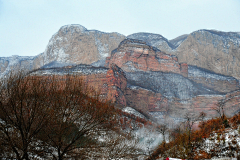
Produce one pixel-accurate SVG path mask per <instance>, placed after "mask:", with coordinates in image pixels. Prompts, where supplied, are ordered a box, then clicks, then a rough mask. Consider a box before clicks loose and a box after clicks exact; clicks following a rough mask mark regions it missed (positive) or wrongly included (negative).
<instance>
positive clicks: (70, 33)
mask: <svg viewBox="0 0 240 160" xmlns="http://www.w3.org/2000/svg"><path fill="white" fill-rule="evenodd" d="M124 38H125V36H124V35H121V34H119V33H104V32H100V31H97V30H87V29H86V28H85V27H83V26H81V25H66V26H63V27H61V28H60V29H59V31H58V32H57V33H56V34H54V35H53V36H52V38H51V39H50V41H49V43H48V45H47V48H46V50H45V52H44V60H43V64H44V65H45V64H48V63H50V62H53V61H59V62H64V63H73V64H91V63H93V62H97V61H99V60H102V59H105V58H106V57H108V56H109V55H110V53H111V51H112V50H113V49H115V48H117V46H118V44H119V43H120V42H121V41H122V40H123V39H124Z"/></svg>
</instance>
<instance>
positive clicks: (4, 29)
mask: <svg viewBox="0 0 240 160" xmlns="http://www.w3.org/2000/svg"><path fill="white" fill-rule="evenodd" d="M67 24H81V25H82V26H84V27H86V28H87V29H89V30H91V29H96V30H100V31H103V32H118V33H121V34H124V35H126V36H127V35H129V34H132V33H136V32H150V33H157V34H161V35H162V36H164V37H165V38H167V39H168V40H171V39H173V38H176V37H177V36H180V35H182V34H189V33H191V32H193V31H196V30H199V29H216V30H220V31H225V32H228V31H233V32H240V0H149V1H147V0H137V1H136V0H131V1H129V0H0V57H7V56H11V55H20V56H35V55H37V54H39V53H41V52H44V50H45V48H46V46H47V44H48V41H49V39H50V38H51V36H52V35H53V34H54V33H56V32H57V31H58V30H59V28H60V27H61V26H63V25H67Z"/></svg>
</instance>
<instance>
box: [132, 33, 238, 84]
mask: <svg viewBox="0 0 240 160" xmlns="http://www.w3.org/2000/svg"><path fill="white" fill-rule="evenodd" d="M128 38H133V39H138V40H142V41H144V42H146V43H147V44H149V45H151V46H153V47H156V48H158V49H160V50H162V51H164V52H166V53H167V54H173V55H176V56H177V57H178V61H179V62H180V63H186V62H187V64H188V65H194V66H198V67H201V68H205V69H208V70H211V71H213V72H215V73H219V74H223V75H226V76H232V77H235V78H237V79H240V76H239V75H240V65H239V64H240V33H238V32H221V31H215V30H198V31H195V32H192V33H191V34H188V35H182V36H179V37H177V38H175V39H173V40H170V41H168V40H167V39H166V38H164V37H163V36H161V35H157V34H151V33H135V34H132V35H129V36H128Z"/></svg>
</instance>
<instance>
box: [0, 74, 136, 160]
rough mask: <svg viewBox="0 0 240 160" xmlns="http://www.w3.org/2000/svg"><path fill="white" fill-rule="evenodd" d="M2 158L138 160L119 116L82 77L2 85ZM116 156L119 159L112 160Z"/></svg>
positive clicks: (23, 79)
mask: <svg viewBox="0 0 240 160" xmlns="http://www.w3.org/2000/svg"><path fill="white" fill-rule="evenodd" d="M0 83H1V84H0V150H1V151H0V157H1V158H6V159H19V160H20V159H26V160H29V159H39V158H43V159H57V160H63V159H69V158H74V159H88V158H90V157H91V158H106V159H108V158H123V157H125V158H134V157H136V156H137V155H139V154H140V152H138V148H137V147H136V144H137V140H134V139H133V138H132V137H131V135H130V134H128V133H125V132H122V130H121V125H120V123H119V119H120V117H121V114H120V111H119V110H118V109H116V108H115V107H114V106H113V105H112V104H110V103H108V102H104V101H102V100H100V98H99V96H98V94H96V92H94V91H93V90H92V89H90V88H88V87H87V86H85V85H84V83H83V81H81V79H80V78H79V77H76V76H73V75H66V76H62V77H56V76H25V75H24V74H22V73H20V74H17V75H11V76H9V78H8V79H6V80H2V81H1V82H0ZM113 153H115V154H113Z"/></svg>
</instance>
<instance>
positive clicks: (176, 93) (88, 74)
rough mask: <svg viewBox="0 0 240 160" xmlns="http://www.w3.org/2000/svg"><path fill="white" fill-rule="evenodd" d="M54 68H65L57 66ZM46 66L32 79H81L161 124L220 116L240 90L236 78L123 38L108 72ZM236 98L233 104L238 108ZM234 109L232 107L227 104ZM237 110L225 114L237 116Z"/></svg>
mask: <svg viewBox="0 0 240 160" xmlns="http://www.w3.org/2000/svg"><path fill="white" fill-rule="evenodd" d="M53 64H56V65H59V66H61V64H58V63H56V62H55V61H54V63H53ZM51 66H52V65H51V64H49V65H47V66H46V65H45V66H44V67H42V68H41V69H40V70H36V71H34V72H33V73H32V74H37V75H43V76H51V75H58V76H63V75H64V74H67V73H73V74H77V75H78V76H80V77H82V78H83V79H84V81H85V83H86V84H88V85H89V86H91V87H93V88H94V89H95V90H97V91H99V92H100V94H101V97H102V98H103V99H106V100H110V101H112V102H113V103H115V104H116V105H117V106H118V107H121V108H124V107H131V108H134V109H136V110H139V111H142V112H143V113H144V114H146V115H151V117H153V118H155V119H156V120H157V121H161V120H163V119H164V118H165V117H166V116H169V117H171V119H173V120H174V121H181V120H183V119H181V117H183V116H184V115H185V114H186V113H188V112H194V113H198V112H201V111H204V112H206V113H208V114H209V117H212V116H214V115H216V113H214V112H213V111H212V110H211V108H212V107H214V106H216V105H217V102H218V101H219V100H221V99H224V98H225V97H226V94H227V93H229V92H233V91H235V90H238V89H240V87H239V81H238V80H237V79H235V78H233V77H228V76H225V75H220V74H217V73H214V72H212V71H209V70H206V69H203V68H199V67H196V66H188V65H187V64H186V63H179V62H178V58H177V57H176V56H175V55H170V54H166V53H165V52H162V51H160V50H159V49H157V48H155V47H152V46H150V45H148V44H147V43H146V42H144V41H141V40H136V39H129V38H127V39H124V40H123V41H122V42H121V43H120V44H119V45H118V47H117V48H116V49H115V50H113V51H112V52H111V54H110V56H109V57H107V58H106V63H105V67H99V66H98V67H96V66H92V65H83V64H81V65H73V66H66V67H54V68H51ZM238 102H239V100H238V99H235V100H234V101H233V102H232V103H230V104H233V103H238ZM228 106H229V107H230V105H228ZM237 110H238V106H237V105H236V106H235V107H232V108H231V109H229V110H228V111H227V112H226V114H227V115H232V114H234V113H235V112H237Z"/></svg>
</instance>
